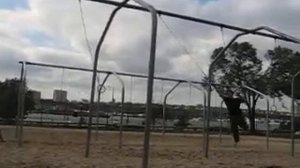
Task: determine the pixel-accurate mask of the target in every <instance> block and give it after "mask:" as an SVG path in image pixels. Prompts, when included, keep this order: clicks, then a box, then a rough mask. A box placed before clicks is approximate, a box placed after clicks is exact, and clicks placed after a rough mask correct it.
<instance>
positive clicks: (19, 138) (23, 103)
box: [18, 63, 26, 147]
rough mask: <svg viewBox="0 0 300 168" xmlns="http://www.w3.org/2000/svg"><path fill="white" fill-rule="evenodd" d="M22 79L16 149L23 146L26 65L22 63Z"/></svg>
mask: <svg viewBox="0 0 300 168" xmlns="http://www.w3.org/2000/svg"><path fill="white" fill-rule="evenodd" d="M23 65H24V72H23V78H22V80H21V98H20V119H19V122H20V123H19V124H20V125H19V126H20V128H19V133H18V147H22V146H23V123H24V111H25V93H26V64H25V63H24V64H23Z"/></svg>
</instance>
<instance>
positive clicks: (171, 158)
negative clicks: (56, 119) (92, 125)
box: [0, 126, 300, 168]
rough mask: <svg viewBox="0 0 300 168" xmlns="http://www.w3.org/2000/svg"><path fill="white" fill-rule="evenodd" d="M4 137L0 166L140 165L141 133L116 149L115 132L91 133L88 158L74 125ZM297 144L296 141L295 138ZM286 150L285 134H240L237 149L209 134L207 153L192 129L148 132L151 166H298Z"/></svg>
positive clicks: (299, 155)
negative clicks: (21, 141) (20, 142)
mask: <svg viewBox="0 0 300 168" xmlns="http://www.w3.org/2000/svg"><path fill="white" fill-rule="evenodd" d="M0 128H1V130H2V133H3V135H4V137H5V138H6V140H7V142H5V143H0V168H13V167H16V168H19V167H21V168H25V167H26V168H48V167H49V168H61V167H70V168H77V167H78V168H81V167H82V168H89V167H91V168H92V167H99V168H136V167H141V158H142V145H143V133H134V132H126V133H124V139H123V140H124V142H123V148H122V149H118V132H111V131H104V132H103V131H100V134H99V139H98V140H95V135H94V134H93V135H92V145H91V152H90V157H89V158H85V157H84V152H85V140H86V131H85V130H78V129H58V128H33V127H25V129H24V145H23V147H22V148H17V147H16V145H17V144H16V140H15V139H14V127H11V126H1V127H0ZM298 144H299V145H298V146H300V141H298ZM298 146H297V148H298V149H296V151H297V152H296V157H294V158H293V157H291V156H290V155H289V152H290V146H289V140H288V139H281V138H271V139H270V149H269V151H267V150H266V142H265V138H264V137H255V136H242V137H241V143H240V144H239V146H238V147H237V148H235V147H233V143H232V138H231V137H230V136H224V138H223V142H222V144H220V142H219V139H218V136H211V138H210V152H209V158H208V159H207V158H204V157H203V153H202V137H201V135H196V134H166V135H165V136H162V135H161V134H160V133H153V134H152V135H151V151H150V166H149V167H151V168H177V167H178V168H243V167H245V168H300V148H299V147H298Z"/></svg>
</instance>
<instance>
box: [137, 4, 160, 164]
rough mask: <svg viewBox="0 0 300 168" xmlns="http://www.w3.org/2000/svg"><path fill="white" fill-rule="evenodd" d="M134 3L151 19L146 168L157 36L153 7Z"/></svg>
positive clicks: (145, 147) (147, 151)
mask: <svg viewBox="0 0 300 168" xmlns="http://www.w3.org/2000/svg"><path fill="white" fill-rule="evenodd" d="M134 1H135V2H136V3H138V4H139V5H141V6H142V7H144V8H146V9H147V10H148V11H149V12H150V13H151V17H152V28H151V46H150V58H149V65H148V81H147V101H146V122H145V130H144V152H143V161H142V168H148V160H149V142H150V122H151V121H150V120H151V109H152V96H153V79H154V71H155V52H156V36H157V12H156V10H155V8H154V7H153V6H151V5H150V4H148V3H146V2H144V1H143V0H134Z"/></svg>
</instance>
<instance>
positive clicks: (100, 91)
mask: <svg viewBox="0 0 300 168" xmlns="http://www.w3.org/2000/svg"><path fill="white" fill-rule="evenodd" d="M109 76H110V74H106V76H105V78H104V79H103V81H102V83H101V84H100V85H99V88H98V98H97V106H96V112H97V120H96V140H98V135H99V109H100V108H99V107H100V100H101V93H102V89H103V87H104V84H105V82H106V81H107V79H108V77H109Z"/></svg>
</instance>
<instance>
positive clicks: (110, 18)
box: [85, 0, 129, 157]
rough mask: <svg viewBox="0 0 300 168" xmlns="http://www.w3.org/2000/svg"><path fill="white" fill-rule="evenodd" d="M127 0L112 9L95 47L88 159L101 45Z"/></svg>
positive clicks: (88, 148) (88, 131) (87, 141)
mask: <svg viewBox="0 0 300 168" xmlns="http://www.w3.org/2000/svg"><path fill="white" fill-rule="evenodd" d="M128 1H129V0H124V1H123V2H122V3H120V5H119V6H118V7H117V8H116V9H114V10H113V11H112V13H111V15H110V17H109V20H108V22H107V24H106V26H105V28H104V31H103V33H102V35H101V37H100V40H99V42H98V44H97V47H96V52H95V58H94V65H93V77H92V86H91V98H90V112H89V122H88V130H87V140H86V150H85V157H89V153H90V141H91V129H92V111H93V106H94V97H95V86H96V77H97V67H98V58H99V53H100V49H101V46H102V43H103V41H104V39H105V37H106V34H107V32H108V29H109V28H110V25H111V23H112V21H113V19H114V17H115V15H116V13H117V12H118V11H119V10H120V9H121V8H122V7H123V6H124V5H125V4H126V3H127V2H128Z"/></svg>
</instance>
